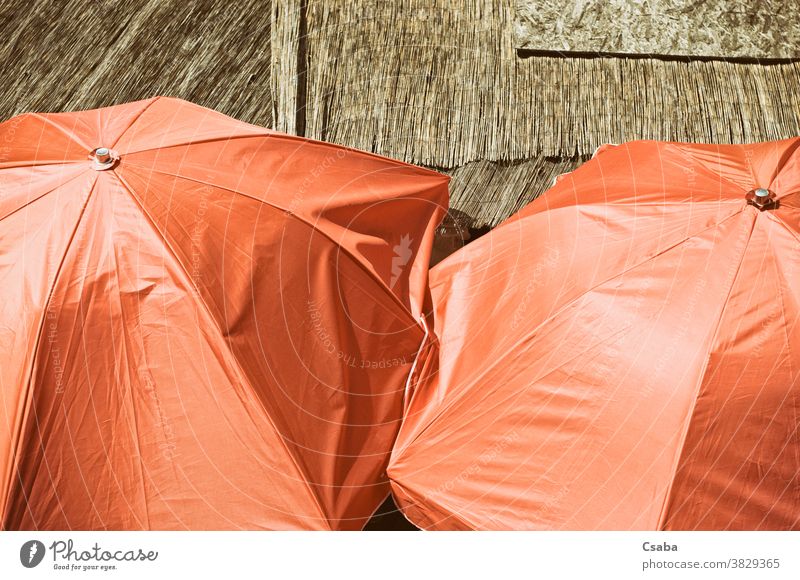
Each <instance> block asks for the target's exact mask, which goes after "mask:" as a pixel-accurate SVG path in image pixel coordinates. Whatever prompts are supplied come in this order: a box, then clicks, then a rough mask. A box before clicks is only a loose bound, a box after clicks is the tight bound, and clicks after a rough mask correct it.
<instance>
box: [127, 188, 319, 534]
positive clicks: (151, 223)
mask: <svg viewBox="0 0 800 580" xmlns="http://www.w3.org/2000/svg"><path fill="white" fill-rule="evenodd" d="M115 176H116V178H117V180H118V181H119V183H120V184H121V185H122V187H123V189H125V191H127V192H128V195H129V196H130V197H131V198H132V199H133V202H134V203H135V204H136V206H137V207H138V208H139V210H140V211H141V212H142V215H143V217H144V219H145V221H146V222H147V223H148V225H149V226H150V229H151V230H152V231H153V234H154V235H155V236H156V237H157V239H158V241H159V242H160V243H161V244H163V245H164V248H165V249H166V250H167V253H168V254H169V255H170V257H171V258H172V261H173V262H174V263H175V264H176V266H177V267H178V269H179V271H180V272H182V273H183V275H184V276H185V277H186V280H185V281H184V282H187V281H188V284H189V287H194V288H195V290H197V299H198V302H199V303H200V305H201V306H202V310H203V312H204V313H205V314H206V316H207V317H208V318H209V324H210V325H211V327H212V328H213V329H214V330H215V331H216V334H217V336H218V338H219V340H220V341H221V343H222V346H223V350H224V352H226V353H227V354H228V357H229V359H230V360H229V361H227V362H229V364H230V365H231V367H232V369H231V370H233V371H234V372H235V373H236V375H237V376H238V378H239V380H240V381H241V383H242V385H243V386H246V387H247V388H248V390H249V391H250V393H251V394H253V395H255V389H254V388H253V385H252V384H251V382H250V380H249V379H248V378H247V375H246V374H245V372H244V370H243V369H242V368H241V366H240V365H239V361H238V359H237V358H236V356H235V355H234V354H233V353H232V352H231V351H230V348H229V347H228V343H227V341H226V340H225V339H224V337H223V336H222V329H221V328H220V327H219V325H218V324H217V323H216V320H215V318H214V315H213V314H212V313H211V309H210V308H209V306H208V304H207V303H206V301H205V299H204V298H203V296H202V294H201V293H200V291H199V290H198V289H197V287H196V285H195V284H194V282H192V277H191V276H190V275H189V273H188V272H187V271H186V268H185V267H184V265H183V263H182V262H181V261H180V259H179V258H178V256H177V254H176V253H175V250H174V249H173V248H172V246H171V245H170V243H169V241H168V240H167V239H166V237H165V236H164V235H163V234H162V233H161V231H160V230H159V229H158V227H157V226H156V225H155V222H154V221H153V219H152V218H151V216H150V214H149V212H148V211H147V210H146V209H145V207H144V205H143V204H142V203H141V202H140V200H139V198H138V197H137V195H136V194H135V193H134V192H133V189H132V187H131V186H130V185H129V184H128V182H127V181H125V179H124V178H123V177H122V176H121V175H119V174H116V173H115ZM255 399H256V400H257V401H259V403H260V405H259V406H260V408H261V409H262V410H263V413H264V417H265V418H266V420H267V421H268V422H269V424H270V425H271V426H272V428H273V429H274V430H275V433H276V434H277V436H278V440H279V441H280V442H281V445H282V446H283V448H284V451H285V452H286V454H287V456H288V457H289V460H290V461H291V463H292V465H293V466H294V468H295V470H296V471H297V475H298V476H299V480H300V481H302V482H303V485H304V487H305V488H306V491H307V492H308V494H309V496H310V497H311V500H312V503H313V504H314V506H315V507H316V508H317V510H318V511H319V515H320V517H321V519H322V521H323V522H325V523H326V524H327V525H328V526H329V527H330V523H329V522H330V520H329V518H328V517H327V516H326V515H325V510H324V509H323V508H322V505H321V504H320V501H319V498H318V497H317V494H316V493H314V490H313V489H312V488H311V486H310V485H309V484H308V480H307V478H306V474H305V473H304V472H303V470H302V469H301V468H300V464H299V462H298V460H297V458H296V457H295V456H294V454H293V453H292V452H291V450H290V449H289V446H288V445H287V444H286V441H285V440H284V436H283V433H282V432H281V431H280V429H278V426H277V425H276V424H275V422H274V421H273V419H272V416H271V415H270V413H269V411H268V410H267V408H266V407H265V406H264V404H263V402H261V398H260V397H258V396H257V395H255Z"/></svg>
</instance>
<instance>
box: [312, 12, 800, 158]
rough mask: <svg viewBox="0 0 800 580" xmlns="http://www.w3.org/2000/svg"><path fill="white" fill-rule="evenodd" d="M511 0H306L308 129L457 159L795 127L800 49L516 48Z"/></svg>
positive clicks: (752, 134) (761, 135)
mask: <svg viewBox="0 0 800 580" xmlns="http://www.w3.org/2000/svg"><path fill="white" fill-rule="evenodd" d="M513 1H514V0H463V1H459V2H453V1H452V0H396V1H394V2H381V1H380V0H368V1H366V2H360V3H349V2H322V1H315V2H310V3H309V4H308V10H307V29H308V37H307V45H308V46H307V50H308V58H307V62H308V77H307V85H308V90H307V99H306V102H307V112H306V134H307V135H308V136H310V137H315V138H321V139H327V140H331V141H335V142H339V143H344V144H347V145H350V146H354V147H359V148H362V149H367V150H373V151H376V152H379V153H382V154H386V155H391V156H394V157H399V158H402V159H405V160H408V161H412V162H416V163H422V164H427V165H434V166H439V167H456V166H459V165H463V164H465V163H468V162H470V161H477V160H482V159H485V160H492V161H508V160H520V159H529V158H532V157H535V156H542V155H543V156H555V157H572V156H575V155H583V154H589V153H591V152H592V151H594V150H595V149H596V148H597V147H598V146H599V145H601V144H603V143H607V142H620V141H625V140H631V139H641V138H652V139H666V140H681V141H700V142H719V143H731V142H733V143H739V142H744V141H759V140H768V139H776V138H783V137H788V136H792V135H796V134H797V133H798V132H800V63H798V62H785V63H777V64H771V65H760V64H746V63H734V62H724V61H691V62H690V61H685V60H660V59H649V58H636V59H622V58H567V57H559V56H552V57H547V56H536V57H532V58H519V56H518V54H517V52H516V51H515V50H514V46H513V45H514V37H513V21H514V11H513Z"/></svg>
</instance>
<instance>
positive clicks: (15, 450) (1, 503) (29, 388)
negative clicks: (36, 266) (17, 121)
mask: <svg viewBox="0 0 800 580" xmlns="http://www.w3.org/2000/svg"><path fill="white" fill-rule="evenodd" d="M96 184H97V177H96V176H95V178H94V182H93V183H92V187H91V188H90V190H89V195H87V196H86V199H85V200H84V202H83V206H82V207H81V211H80V213H79V214H78V219H77V220H75V226H74V227H73V228H72V233H71V234H70V237H69V240H68V241H67V244H66V248H65V249H64V254H63V255H62V256H61V259H60V260H59V262H58V268H57V269H56V272H55V275H54V276H53V281H52V283H51V284H50V288H49V289H48V291H47V298H46V299H45V301H44V304H43V308H42V315H41V317H40V318H39V324H38V328H37V331H36V338H35V341H34V344H33V349H32V350H33V356H32V357H31V362H30V368H29V369H28V379H27V381H26V386H25V392H24V393H23V402H22V406H21V408H22V418H21V419H20V421H19V425H18V426H17V429H16V430H15V433H14V435H13V439H12V443H11V461H9V466H8V469H7V470H6V473H5V474H3V477H4V480H3V487H5V496H4V497H2V498H0V510H1V511H2V513H0V516H2V521H0V524H1V525H0V529H8V527H9V526H8V517H9V513H8V507H9V503H10V499H11V493H12V491H11V490H12V486H13V481H12V479H13V477H14V473H15V472H16V471H17V469H18V467H19V455H20V451H21V449H22V446H23V439H24V437H23V435H24V433H25V429H26V426H27V423H28V419H29V418H30V411H31V406H32V404H33V373H34V370H35V369H36V365H37V362H38V354H39V345H40V344H41V342H42V333H43V331H44V323H45V318H46V315H45V313H46V312H47V311H48V309H49V308H50V300H51V299H52V297H53V293H54V292H55V289H56V286H58V283H59V281H60V280H61V272H62V270H63V267H64V263H65V262H66V259H67V255H68V254H69V252H70V249H71V248H72V244H73V242H74V241H75V237H76V236H77V233H78V228H79V227H80V225H81V222H82V221H83V216H84V215H85V213H86V208H87V206H88V205H89V200H91V199H92V197H93V196H92V193H94V188H95V185H96ZM21 484H22V482H21V480H20V485H21ZM24 493H25V492H24V490H23V494H24Z"/></svg>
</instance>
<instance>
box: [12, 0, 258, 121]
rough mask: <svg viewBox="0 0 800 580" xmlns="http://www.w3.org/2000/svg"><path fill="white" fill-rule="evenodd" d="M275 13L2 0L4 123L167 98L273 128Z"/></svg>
mask: <svg viewBox="0 0 800 580" xmlns="http://www.w3.org/2000/svg"><path fill="white" fill-rule="evenodd" d="M269 6H270V5H269V4H266V10H253V9H252V8H253V6H252V4H251V3H245V2H241V1H238V0H237V1H235V2H231V1H230V0H203V1H202V2H183V1H178V0H130V1H127V0H126V1H111V0H107V1H106V0H104V1H97V0H70V1H67V2H52V1H48V0H39V1H38V2H29V1H22V0H10V1H5V2H2V3H0V38H2V41H1V42H0V79H2V81H0V118H2V119H5V118H7V117H10V116H12V115H14V114H18V113H22V112H25V111H62V110H75V109H90V108H95V107H102V106H107V105H112V104H116V103H122V102H126V101H132V100H137V99H145V98H149V97H152V96H154V95H169V96H175V97H180V98H183V99H187V100H190V101H193V102H195V103H197V104H200V105H204V106H207V107H212V108H214V109H217V110H219V111H221V112H223V113H226V114H228V115H232V116H234V117H238V118H240V119H243V120H246V121H249V122H252V123H256V124H260V125H266V126H272V124H273V102H272V97H271V90H270V85H271V76H270V19H271V10H270V9H269Z"/></svg>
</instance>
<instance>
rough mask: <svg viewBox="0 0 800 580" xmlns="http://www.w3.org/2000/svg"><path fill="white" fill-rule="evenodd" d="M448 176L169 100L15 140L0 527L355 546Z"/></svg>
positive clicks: (411, 342) (10, 152)
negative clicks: (216, 534) (339, 532)
mask: <svg viewBox="0 0 800 580" xmlns="http://www.w3.org/2000/svg"><path fill="white" fill-rule="evenodd" d="M106 149H109V150H106ZM447 180H448V178H447V177H446V176H443V175H440V174H438V173H435V172H432V171H428V170H425V169H421V168H418V167H413V166H410V165H407V164H404V163H400V162H397V161H392V160H389V159H385V158H381V157H378V156H374V155H370V154H366V153H362V152H358V151H353V150H349V149H345V148H342V147H337V146H333V145H328V144H323V143H319V142H314V141H310V140H306V139H301V138H296V137H291V136H287V135H283V134H279V133H276V132H273V131H268V130H265V129H262V128H258V127H254V126H250V125H247V124H244V123H241V122H238V121H235V120H233V119H230V118H227V117H225V116H223V115H221V114H217V113H215V112H213V111H210V110H207V109H204V108H201V107H197V106H194V105H191V104H189V103H185V102H182V101H178V100H174V99H166V98H157V99H153V100H149V101H143V102H137V103H132V104H128V105H122V106H118V107H111V108H106V109H100V110H96V111H86V112H81V113H70V114H47V115H38V114H32V115H23V116H21V117H17V118H14V119H11V120H9V121H7V122H5V123H3V124H2V125H0V189H1V190H2V197H0V292H2V300H0V351H2V353H3V357H4V360H3V364H2V365H1V366H0V413H2V416H0V509H1V510H2V527H3V528H4V529H104V528H107V529H126V530H128V529H184V528H188V529H229V528H246V529H262V528H279V529H290V528H303V529H328V528H343V529H355V528H360V527H361V526H362V525H363V523H364V522H365V521H366V519H367V518H368V517H369V516H370V515H371V513H372V512H373V510H375V509H376V508H377V506H378V505H379V504H380V502H381V501H382V500H383V499H384V498H385V497H386V495H387V493H388V490H389V486H388V481H387V480H386V477H385V473H384V470H385V466H386V463H387V461H388V453H389V450H390V448H391V445H392V443H393V440H394V437H395V434H396V432H397V429H398V426H399V425H398V422H399V419H400V417H401V414H402V406H403V398H404V392H405V390H406V388H407V387H410V386H411V385H410V384H407V383H409V382H410V381H411V380H410V379H409V377H410V374H411V372H412V368H416V367H414V365H415V362H417V363H418V364H417V367H422V366H424V361H416V358H417V356H416V355H417V353H418V352H419V351H420V348H421V347H424V348H422V352H423V354H425V353H429V352H430V348H431V347H430V344H429V339H428V338H427V336H428V335H427V332H426V324H425V320H424V318H423V312H424V308H425V302H426V294H427V290H426V287H427V264H428V259H429V253H430V246H431V240H432V236H433V228H434V227H435V224H436V223H437V222H438V221H439V219H440V217H441V215H442V213H443V211H444V210H445V208H446V205H447ZM411 382H413V381H411Z"/></svg>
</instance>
